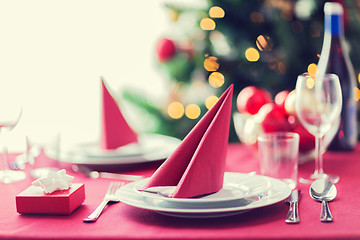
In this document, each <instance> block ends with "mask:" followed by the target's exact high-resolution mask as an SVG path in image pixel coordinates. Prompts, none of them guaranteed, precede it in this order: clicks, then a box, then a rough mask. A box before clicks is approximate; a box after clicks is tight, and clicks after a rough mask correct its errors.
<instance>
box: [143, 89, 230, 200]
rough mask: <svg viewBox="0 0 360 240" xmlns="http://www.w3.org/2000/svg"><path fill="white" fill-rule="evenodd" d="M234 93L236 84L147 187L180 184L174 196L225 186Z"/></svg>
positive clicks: (197, 193) (198, 194) (193, 193)
mask: <svg viewBox="0 0 360 240" xmlns="http://www.w3.org/2000/svg"><path fill="white" fill-rule="evenodd" d="M232 93H233V85H231V86H230V87H229V88H228V89H227V90H226V91H225V92H224V93H223V94H222V96H221V97H220V98H219V100H218V101H217V102H216V103H215V105H214V106H213V107H212V108H211V109H210V110H209V111H208V112H207V113H206V114H205V115H204V116H203V118H202V119H201V120H200V121H199V122H198V123H197V124H196V125H195V126H194V128H193V129H192V130H191V131H190V132H189V133H188V135H187V136H186V137H185V138H184V140H183V141H182V143H181V144H180V145H179V147H178V148H177V149H176V150H175V151H174V152H173V153H172V154H171V155H170V156H169V158H168V159H166V161H165V162H164V163H163V164H162V165H161V166H160V167H159V168H158V169H157V170H156V172H155V173H154V174H153V176H152V177H151V178H150V179H149V181H148V182H147V184H146V185H145V186H144V187H143V189H146V188H149V187H156V186H176V188H175V191H174V193H173V194H172V197H174V198H188V197H195V196H200V195H205V194H210V193H214V192H217V191H219V190H220V189H221V188H222V185H223V179H224V173H225V161H226V153H227V145H228V137H229V128H230V117H231V104H232Z"/></svg>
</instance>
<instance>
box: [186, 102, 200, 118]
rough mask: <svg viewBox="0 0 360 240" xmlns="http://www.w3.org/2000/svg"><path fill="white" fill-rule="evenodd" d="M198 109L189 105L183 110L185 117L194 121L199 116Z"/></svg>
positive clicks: (194, 105)
mask: <svg viewBox="0 0 360 240" xmlns="http://www.w3.org/2000/svg"><path fill="white" fill-rule="evenodd" d="M200 113H201V110H200V107H199V106H198V105H196V104H189V105H187V106H186V108H185V116H187V117H188V118H190V119H196V118H198V117H199V116H200Z"/></svg>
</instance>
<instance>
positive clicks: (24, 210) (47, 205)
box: [16, 183, 85, 215]
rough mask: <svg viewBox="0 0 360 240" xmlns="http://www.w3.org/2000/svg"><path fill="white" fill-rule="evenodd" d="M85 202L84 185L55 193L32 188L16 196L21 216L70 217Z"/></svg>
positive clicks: (73, 185)
mask: <svg viewBox="0 0 360 240" xmlns="http://www.w3.org/2000/svg"><path fill="white" fill-rule="evenodd" d="M84 200H85V187H84V184H82V183H73V184H71V186H70V188H69V189H67V190H60V191H55V192H53V193H45V192H44V189H42V188H41V187H37V186H30V187H28V188H27V189H25V190H24V191H23V192H21V193H20V194H19V195H17V196H16V209H17V212H18V213H21V214H56V215H70V214H71V213H72V212H73V211H74V210H75V209H76V208H78V207H79V206H80V205H81V204H82V203H83V202H84Z"/></svg>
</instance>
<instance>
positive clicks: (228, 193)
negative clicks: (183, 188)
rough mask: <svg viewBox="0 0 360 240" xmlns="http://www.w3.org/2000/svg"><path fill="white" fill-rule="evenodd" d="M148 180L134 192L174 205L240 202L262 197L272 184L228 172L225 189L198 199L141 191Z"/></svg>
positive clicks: (257, 178) (135, 187)
mask: <svg viewBox="0 0 360 240" xmlns="http://www.w3.org/2000/svg"><path fill="white" fill-rule="evenodd" d="M147 181H148V179H144V180H141V181H139V182H138V184H136V185H135V186H134V191H135V192H136V193H138V194H142V195H144V196H145V197H146V198H158V199H161V200H164V201H168V202H171V203H174V204H182V205H184V206H185V205H202V206H204V205H206V206H211V205H214V204H219V203H221V204H223V203H224V202H228V201H234V200H238V199H240V198H245V197H251V196H256V195H260V194H262V193H265V192H267V191H268V190H269V189H270V188H271V183H270V181H268V179H267V178H265V177H264V176H259V175H255V176H251V175H248V174H237V173H229V172H226V173H225V175H224V183H223V188H222V189H221V190H220V191H218V192H216V193H213V194H209V195H206V196H203V197H198V198H171V197H165V196H163V195H159V194H156V193H150V192H145V191H139V190H141V189H142V187H143V186H144V184H146V182H147ZM175 188H176V187H173V186H171V187H153V188H150V189H151V190H152V191H156V190H160V191H161V192H163V190H165V191H167V192H173V191H174V190H175Z"/></svg>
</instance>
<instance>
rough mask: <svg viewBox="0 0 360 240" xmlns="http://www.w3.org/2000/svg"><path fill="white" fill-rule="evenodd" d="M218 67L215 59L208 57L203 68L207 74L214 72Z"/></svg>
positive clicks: (217, 61)
mask: <svg viewBox="0 0 360 240" xmlns="http://www.w3.org/2000/svg"><path fill="white" fill-rule="evenodd" d="M219 67H220V64H219V60H218V59H217V57H214V56H210V57H207V58H206V59H205V61H204V68H205V69H206V70H207V71H209V72H214V71H216V70H218V69H219Z"/></svg>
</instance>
